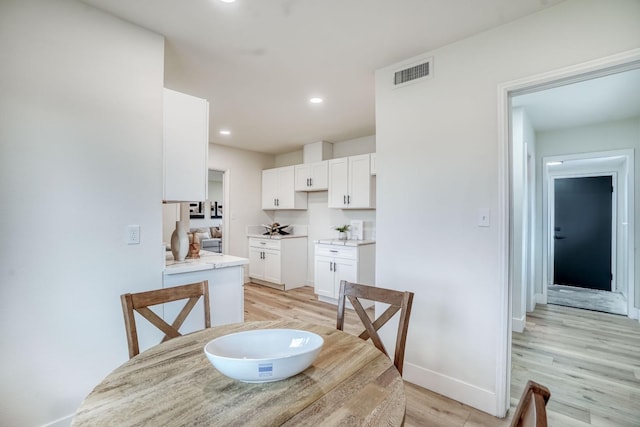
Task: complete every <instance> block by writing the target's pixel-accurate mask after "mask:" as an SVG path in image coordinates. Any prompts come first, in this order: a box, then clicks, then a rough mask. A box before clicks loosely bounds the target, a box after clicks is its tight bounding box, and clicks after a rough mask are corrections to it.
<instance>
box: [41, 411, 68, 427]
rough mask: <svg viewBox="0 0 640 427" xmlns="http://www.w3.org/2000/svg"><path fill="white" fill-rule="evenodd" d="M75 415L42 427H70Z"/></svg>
mask: <svg viewBox="0 0 640 427" xmlns="http://www.w3.org/2000/svg"><path fill="white" fill-rule="evenodd" d="M73 415H74V414H71V415H67V416H66V417H62V418H60V419H57V420H55V421H51V422H48V423H47V424H44V425H43V426H42V427H69V426H70V425H71V421H72V420H73Z"/></svg>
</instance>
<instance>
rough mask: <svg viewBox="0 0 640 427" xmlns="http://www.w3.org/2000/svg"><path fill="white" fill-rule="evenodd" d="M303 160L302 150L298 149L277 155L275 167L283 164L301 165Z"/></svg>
mask: <svg viewBox="0 0 640 427" xmlns="http://www.w3.org/2000/svg"><path fill="white" fill-rule="evenodd" d="M303 162H304V161H303V158H302V150H296V151H292V152H290V153H283V154H278V155H277V156H275V163H274V165H273V167H276V168H280V167H283V166H291V165H299V164H301V163H303Z"/></svg>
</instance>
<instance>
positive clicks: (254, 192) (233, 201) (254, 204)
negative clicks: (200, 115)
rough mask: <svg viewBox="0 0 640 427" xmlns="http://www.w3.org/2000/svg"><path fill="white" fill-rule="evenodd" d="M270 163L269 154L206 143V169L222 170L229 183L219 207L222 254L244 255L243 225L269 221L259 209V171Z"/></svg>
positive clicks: (247, 245)
mask: <svg viewBox="0 0 640 427" xmlns="http://www.w3.org/2000/svg"><path fill="white" fill-rule="evenodd" d="M273 165H274V156H273V155H270V154H263V153H257V152H254V151H247V150H239V149H237V148H232V147H227V146H223V145H217V144H209V169H215V170H219V171H226V174H225V177H224V179H225V180H228V185H229V187H228V188H229V206H223V207H224V209H225V210H224V219H223V221H224V222H228V223H229V239H230V240H229V248H228V250H227V249H226V248H224V253H226V254H229V255H235V256H240V257H244V258H248V257H249V242H248V241H247V226H249V225H259V224H263V223H269V222H271V218H269V216H268V215H267V214H266V213H265V212H264V211H263V210H262V170H263V169H269V168H272V167H274V166H273ZM246 270H247V269H245V276H247V277H248V271H246Z"/></svg>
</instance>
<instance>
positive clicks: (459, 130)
mask: <svg viewBox="0 0 640 427" xmlns="http://www.w3.org/2000/svg"><path fill="white" fill-rule="evenodd" d="M639 18H640V2H637V1H625V0H615V1H608V2H602V1H596V0H569V1H566V2H563V3H561V4H559V5H557V6H554V7H551V8H549V9H546V10H544V11H541V12H539V13H536V14H533V15H530V16H528V17H526V18H523V19H520V20H518V21H515V22H513V23H510V24H507V25H503V26H501V27H498V28H495V29H492V30H489V31H486V32H484V33H481V34H479V35H477V36H474V37H471V38H468V39H465V40H461V41H459V42H456V43H453V44H450V45H448V46H445V47H443V48H441V49H437V50H434V51H431V52H428V53H426V54H425V55H424V57H428V56H432V57H433V58H434V62H433V65H434V69H433V77H432V78H431V79H428V80H425V81H424V82H421V83H416V84H409V85H407V86H404V87H402V88H398V89H394V88H392V82H393V73H394V71H396V70H397V69H399V68H401V66H402V65H404V64H411V63H412V61H413V60H416V59H417V58H411V59H409V60H407V61H406V62H405V63H402V64H394V65H391V66H389V67H386V68H383V69H381V70H378V71H377V73H376V146H377V153H378V155H377V159H378V175H377V189H378V194H377V200H378V208H377V227H376V228H377V232H376V234H377V253H376V277H377V283H378V285H379V286H385V287H393V288H397V289H408V290H411V291H414V292H415V294H416V295H415V300H414V309H413V312H412V319H411V325H410V328H409V337H408V340H407V349H406V356H405V359H406V360H405V368H404V376H405V378H406V379H407V380H408V381H411V382H414V383H416V384H419V385H421V386H424V387H426V388H429V389H431V390H434V391H436V392H439V393H442V394H444V395H446V396H449V397H452V398H454V399H457V400H459V401H462V402H464V403H466V404H469V405H471V406H474V407H477V408H479V409H481V410H484V411H486V412H489V413H492V414H498V415H503V414H504V412H503V405H504V402H503V401H501V399H500V398H499V389H501V388H502V384H504V382H505V379H506V376H507V366H505V364H504V362H503V361H504V359H505V357H504V355H503V354H499V350H498V349H499V348H501V347H503V346H504V343H505V340H506V331H505V330H503V328H502V326H501V325H502V324H503V323H502V319H504V316H505V307H504V306H503V302H502V295H503V294H504V293H505V292H506V289H503V288H502V279H501V277H502V270H501V267H502V265H501V259H502V258H501V256H502V255H501V254H503V253H504V251H505V250H506V249H505V248H504V247H503V245H502V241H501V240H500V234H499V230H500V229H502V228H503V227H504V225H505V221H506V220H507V219H506V218H503V217H502V215H501V212H498V208H499V200H500V198H501V197H502V196H504V195H502V194H499V191H500V186H499V184H500V181H499V180H500V179H501V178H502V177H501V176H499V167H500V163H499V153H500V149H501V147H498V145H497V141H498V135H499V130H498V114H497V113H498V90H497V88H498V86H499V85H500V84H501V83H505V82H509V81H513V80H516V79H521V78H524V77H528V76H533V75H538V74H541V73H544V72H548V71H553V70H557V69H560V68H563V67H568V66H570V65H574V64H578V63H581V62H585V61H589V60H593V59H596V58H601V57H605V56H609V55H613V54H615V53H619V52H623V51H627V50H631V49H634V48H638V47H639V45H640V26H639V25H637V23H638V20H639ZM421 57H422V55H421ZM481 208H489V209H490V210H491V213H492V218H491V221H492V223H491V227H489V228H484V227H478V226H477V215H478V210H479V209H481ZM391 329H392V328H387V329H386V331H385V339H386V340H392V338H391V337H392V335H393V331H392V330H391Z"/></svg>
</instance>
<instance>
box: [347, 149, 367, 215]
mask: <svg viewBox="0 0 640 427" xmlns="http://www.w3.org/2000/svg"><path fill="white" fill-rule="evenodd" d="M348 201H349V203H348V207H349V208H369V207H371V160H370V158H369V155H368V154H364V155H362V156H352V157H349V200H348Z"/></svg>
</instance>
